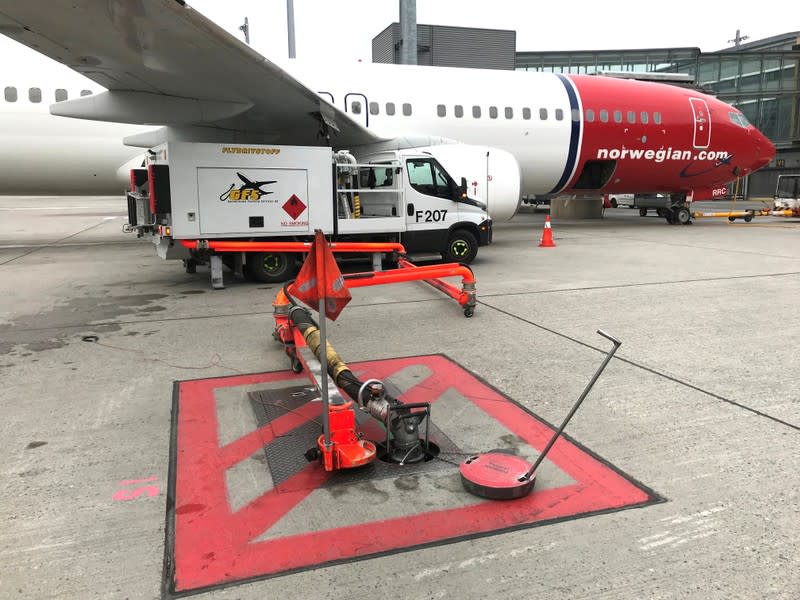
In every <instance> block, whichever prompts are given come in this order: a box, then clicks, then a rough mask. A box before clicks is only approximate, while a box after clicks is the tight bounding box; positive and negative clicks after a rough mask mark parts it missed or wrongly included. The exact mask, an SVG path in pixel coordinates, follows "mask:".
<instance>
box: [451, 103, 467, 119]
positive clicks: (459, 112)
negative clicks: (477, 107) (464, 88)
mask: <svg viewBox="0 0 800 600" xmlns="http://www.w3.org/2000/svg"><path fill="white" fill-rule="evenodd" d="M453 112H454V113H455V115H456V118H458V119H460V118H461V117H463V116H464V107H463V106H461V105H460V104H456V105H455V108H454V109H453Z"/></svg>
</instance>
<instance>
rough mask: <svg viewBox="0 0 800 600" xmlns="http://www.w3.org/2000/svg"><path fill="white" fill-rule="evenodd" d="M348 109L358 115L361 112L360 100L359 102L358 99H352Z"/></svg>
mask: <svg viewBox="0 0 800 600" xmlns="http://www.w3.org/2000/svg"><path fill="white" fill-rule="evenodd" d="M350 110H351V111H352V112H353V114H354V115H360V114H361V102H359V101H358V100H353V101H352V102H351V103H350Z"/></svg>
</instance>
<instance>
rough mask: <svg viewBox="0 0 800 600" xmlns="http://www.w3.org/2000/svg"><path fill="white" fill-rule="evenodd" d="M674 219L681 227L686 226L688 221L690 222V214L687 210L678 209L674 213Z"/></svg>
mask: <svg viewBox="0 0 800 600" xmlns="http://www.w3.org/2000/svg"><path fill="white" fill-rule="evenodd" d="M675 219H676V220H677V221H678V223H680V224H681V225H686V224H687V223H688V222H689V221H691V220H692V213H690V212H689V209H688V208H679V209H678V210H677V211H676V212H675Z"/></svg>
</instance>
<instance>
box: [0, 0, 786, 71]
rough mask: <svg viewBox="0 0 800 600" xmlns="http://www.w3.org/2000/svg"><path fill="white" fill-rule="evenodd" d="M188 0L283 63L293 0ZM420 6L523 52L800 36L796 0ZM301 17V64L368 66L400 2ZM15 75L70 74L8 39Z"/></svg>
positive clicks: (2, 43)
mask: <svg viewBox="0 0 800 600" xmlns="http://www.w3.org/2000/svg"><path fill="white" fill-rule="evenodd" d="M187 2H188V4H189V5H191V6H192V7H194V8H195V9H197V10H199V11H200V12H201V13H203V14H204V15H205V16H207V17H209V18H210V19H211V20H212V21H214V22H216V23H217V24H218V25H220V26H221V27H223V28H224V29H226V30H227V31H229V32H230V33H232V34H234V35H236V36H238V37H239V38H240V39H243V36H242V33H241V32H240V31H238V27H239V25H241V24H242V23H243V22H244V17H245V16H247V17H248V19H249V21H250V43H251V45H252V46H253V48H254V49H255V50H257V51H258V52H260V53H261V54H263V55H264V56H266V57H267V58H272V59H274V60H276V61H277V62H283V59H284V58H285V57H286V56H287V54H288V51H287V48H288V44H287V34H286V4H287V3H286V0H187ZM416 4H417V22H418V23H420V24H427V25H455V26H462V27H486V28H492V29H512V30H516V32H517V38H516V39H517V50H518V51H524V50H609V49H630V48H667V47H682V46H691V47H699V48H700V49H701V50H703V51H706V52H708V51H713V50H719V49H721V48H726V47H729V46H731V45H732V44H731V43H730V42H729V40H731V39H733V37H734V36H735V35H736V30H737V29H739V30H740V31H741V35H742V36H749V40H758V39H762V38H765V37H770V36H773V35H777V34H781V33H786V32H788V31H798V30H800V10H798V8H797V0H772V1H771V2H769V4H768V10H761V11H758V10H742V9H741V6H742V4H741V3H739V2H728V3H727V4H722V3H720V2H701V1H698V0H667V1H666V2H658V3H657V2H646V1H643V0H639V1H636V0H605V1H604V2H600V1H598V0H572V1H571V2H563V1H561V2H537V1H535V0H527V1H526V0H489V1H486V0H483V1H478V0H417V2H416ZM745 6H754V5H753V4H746V5H745ZM294 15H295V40H296V43H295V46H296V52H297V58H298V59H307V60H319V61H326V62H328V61H330V60H331V59H332V58H333V59H335V60H337V61H341V62H342V63H343V64H346V63H348V62H350V61H356V60H363V61H365V62H369V61H371V59H372V38H373V37H375V36H376V35H377V34H378V33H380V32H381V31H383V30H384V29H385V28H386V27H387V26H388V25H389V24H391V23H392V22H396V21H399V0H336V1H335V2H332V1H330V0H294ZM9 72H11V73H12V74H13V75H16V76H17V77H24V76H23V75H20V74H21V73H35V74H37V75H41V74H43V73H44V74H46V75H48V76H50V75H52V76H56V75H58V76H63V77H67V76H70V77H71V76H72V75H71V73H72V72H71V71H69V70H68V69H66V68H65V67H62V66H60V65H57V64H56V63H54V61H51V60H49V59H44V58H41V57H40V55H38V54H37V53H35V52H34V51H32V50H29V49H27V48H24V47H22V46H20V45H19V44H17V43H16V42H13V41H12V40H9V39H8V38H5V37H4V36H1V35H0V77H2V78H3V79H6V78H8V77H9ZM28 78H30V76H28ZM81 79H82V78H81ZM19 83H23V82H21V81H20V82H19Z"/></svg>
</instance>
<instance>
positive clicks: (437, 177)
mask: <svg viewBox="0 0 800 600" xmlns="http://www.w3.org/2000/svg"><path fill="white" fill-rule="evenodd" d="M406 168H407V170H408V182H409V183H410V184H411V187H412V188H414V189H415V190H417V191H418V192H419V193H420V194H425V195H427V196H437V197H439V198H451V197H452V195H451V190H452V189H453V188H454V187H455V185H454V184H452V183H451V182H452V180H451V179H450V178H449V177H448V176H447V175H446V174H445V172H444V170H443V169H442V168H441V167H440V166H439V164H438V163H437V162H436V161H435V160H433V159H432V158H412V159H410V160H408V161H406Z"/></svg>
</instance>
